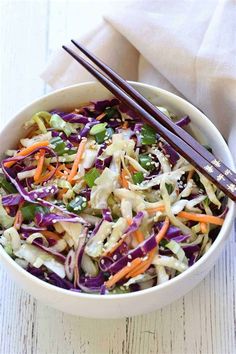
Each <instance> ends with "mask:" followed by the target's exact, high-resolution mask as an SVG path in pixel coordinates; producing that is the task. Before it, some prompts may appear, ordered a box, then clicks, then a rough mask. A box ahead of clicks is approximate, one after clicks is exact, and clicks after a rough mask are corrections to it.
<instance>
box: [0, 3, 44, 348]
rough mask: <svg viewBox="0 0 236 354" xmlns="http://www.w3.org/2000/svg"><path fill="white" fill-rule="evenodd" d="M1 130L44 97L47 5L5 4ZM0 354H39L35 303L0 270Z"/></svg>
mask: <svg viewBox="0 0 236 354" xmlns="http://www.w3.org/2000/svg"><path fill="white" fill-rule="evenodd" d="M0 6H1V10H0V14H1V21H0V23H1V31H0V33H1V49H2V50H1V63H2V65H1V87H2V90H1V105H0V106H1V107H0V117H1V119H0V123H1V126H2V125H4V124H5V123H6V121H7V120H8V119H9V118H10V117H11V116H12V115H13V114H15V113H16V112H17V110H18V109H20V108H21V107H22V106H24V105H25V104H26V103H28V102H30V101H31V100H33V99H34V98H36V97H38V96H40V95H42V94H43V92H44V83H43V82H42V80H41V79H40V78H39V72H40V71H41V70H42V68H43V66H44V65H45V61H46V54H47V50H46V42H47V10H48V9H47V1H44V0H43V1H1V2H0ZM0 284H1V291H0V353H1V354H16V353H17V354H21V353H22V354H27V353H34V352H36V347H37V335H36V333H37V327H36V321H35V318H36V307H37V303H36V301H35V300H34V299H33V298H32V297H31V296H29V295H28V294H26V293H25V292H24V291H22V290H21V289H19V288H18V287H17V286H16V285H15V283H13V282H12V281H11V280H10V279H9V277H8V275H7V274H6V272H5V270H3V269H2V268H1V266H0Z"/></svg>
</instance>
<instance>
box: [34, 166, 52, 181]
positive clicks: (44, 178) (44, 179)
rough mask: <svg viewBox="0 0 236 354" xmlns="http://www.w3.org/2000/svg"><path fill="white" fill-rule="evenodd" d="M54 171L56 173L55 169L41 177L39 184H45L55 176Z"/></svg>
mask: <svg viewBox="0 0 236 354" xmlns="http://www.w3.org/2000/svg"><path fill="white" fill-rule="evenodd" d="M54 171H55V168H54V169H53V170H51V171H50V172H47V173H45V175H43V176H41V177H40V178H39V179H38V181H37V183H43V182H45V181H47V180H48V179H50V178H51V176H52V175H53V174H54Z"/></svg>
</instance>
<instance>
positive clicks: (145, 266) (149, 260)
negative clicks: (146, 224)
mask: <svg viewBox="0 0 236 354" xmlns="http://www.w3.org/2000/svg"><path fill="white" fill-rule="evenodd" d="M169 224H170V221H169V218H167V217H166V218H165V222H164V224H163V226H162V228H161V230H160V231H159V232H158V234H157V235H156V241H157V243H160V241H161V240H162V239H163V238H164V237H165V234H166V232H167V230H168V227H169ZM156 250H157V248H156V247H155V248H153V249H152V250H151V251H150V252H149V254H148V258H147V260H145V261H142V263H141V264H140V265H138V266H137V267H136V268H135V269H133V270H132V272H129V273H128V274H127V275H126V278H130V277H132V278H133V277H136V276H137V275H139V274H142V273H144V272H145V271H146V270H147V269H148V268H149V267H150V265H151V264H152V261H153V258H154V257H155V254H156Z"/></svg>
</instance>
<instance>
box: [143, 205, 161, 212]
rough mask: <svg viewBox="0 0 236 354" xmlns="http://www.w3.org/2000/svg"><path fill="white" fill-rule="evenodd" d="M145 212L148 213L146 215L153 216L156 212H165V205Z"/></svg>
mask: <svg viewBox="0 0 236 354" xmlns="http://www.w3.org/2000/svg"><path fill="white" fill-rule="evenodd" d="M146 211H147V212H148V214H155V213H156V212H158V211H165V205H159V206H157V207H156V208H149V209H146Z"/></svg>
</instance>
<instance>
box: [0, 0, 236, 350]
mask: <svg viewBox="0 0 236 354" xmlns="http://www.w3.org/2000/svg"><path fill="white" fill-rule="evenodd" d="M0 5H1V12H0V14H1V18H0V23H1V115H0V116H1V125H3V124H5V122H6V121H7V120H8V119H9V118H10V117H11V115H12V114H14V113H15V112H16V111H17V110H18V109H19V108H20V107H21V106H23V105H24V104H26V103H27V102H29V101H31V100H32V99H34V98H36V97H38V96H40V95H41V94H43V93H44V92H46V91H48V88H46V87H45V85H44V83H43V82H42V81H41V80H40V78H39V73H40V71H41V70H42V68H43V67H44V65H45V63H46V61H47V59H48V56H49V55H50V53H51V52H52V50H54V49H55V48H56V47H57V46H59V45H61V44H62V43H65V42H67V39H68V38H70V37H75V36H77V35H78V34H81V33H84V32H86V30H87V29H88V27H89V25H90V24H89V23H88V21H87V20H86V19H87V18H88V17H89V18H90V21H91V22H93V23H94V22H95V21H98V20H99V19H98V18H99V16H98V14H100V13H102V11H103V9H104V7H105V6H106V2H105V1H103V2H102V5H100V2H98V1H87V2H86V1H65V0H62V1H52V0H49V1H46V0H45V1H44V0H40V1H39V0H36V1H33V0H32V1H30V0H28V1H20V0H18V1H6V0H2V1H1V2H0ZM91 9H93V11H91ZM95 11H97V12H95ZM78 14H79V16H78ZM78 17H80V18H81V19H82V20H81V21H79V18H78ZM86 26H87V27H86ZM235 256H236V240H235V238H234V237H233V236H231V238H230V239H229V241H228V242H227V245H226V248H225V251H224V252H223V254H222V255H221V257H220V259H219V261H218V263H217V264H216V266H215V267H214V269H213V270H212V271H211V272H210V274H209V275H208V276H207V278H206V279H205V280H204V281H203V282H201V284H200V285H198V286H197V287H196V288H195V289H194V290H193V291H191V292H190V293H188V294H187V295H186V296H185V297H183V298H181V299H180V300H178V301H176V302H175V303H173V304H171V305H169V306H167V307H165V308H163V309H161V310H159V311H156V312H154V313H151V314H147V315H143V316H138V317H133V318H127V319H119V320H90V319H86V318H78V317H74V316H70V315H67V314H64V313H62V312H59V311H56V310H54V309H51V308H49V307H47V306H45V305H43V304H42V303H40V302H37V301H36V300H34V299H33V298H32V297H31V296H29V295H27V294H26V293H25V292H24V291H22V290H21V289H20V288H18V287H17V286H16V285H15V284H14V283H13V282H12V281H11V279H9V278H8V275H7V272H6V271H5V270H4V269H3V268H1V266H0V284H1V288H0V354H28V353H32V354H67V353H68V354H72V353H75V354H77V353H79V354H80V353H84V354H106V353H110V354H111V353H112V354H138V353H140V354H145V353H147V354H149V353H150V354H151V353H153V354H156V353H158V354H171V353H173V354H199V353H202V354H234V353H236V350H235V348H236V332H235V328H236V300H235V294H236V279H235V278H236V257H235Z"/></svg>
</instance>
